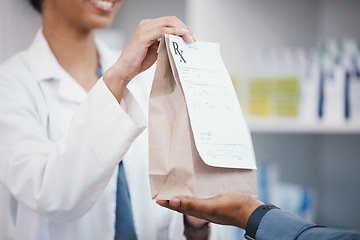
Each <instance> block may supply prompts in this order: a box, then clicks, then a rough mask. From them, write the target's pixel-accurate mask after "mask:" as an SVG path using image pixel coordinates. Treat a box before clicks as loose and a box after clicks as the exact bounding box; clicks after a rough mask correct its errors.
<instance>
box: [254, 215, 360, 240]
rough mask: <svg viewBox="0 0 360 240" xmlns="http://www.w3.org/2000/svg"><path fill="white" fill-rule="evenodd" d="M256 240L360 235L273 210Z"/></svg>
mask: <svg viewBox="0 0 360 240" xmlns="http://www.w3.org/2000/svg"><path fill="white" fill-rule="evenodd" d="M256 239H258V240H267V239H278V240H287V239H298V240H321V239H324V240H325V239H326V240H332V239H333V240H335V239H336V240H339V239H360V234H357V233H353V232H349V231H344V230H340V229H334V228H329V227H325V226H320V225H316V224H313V223H311V222H309V221H307V220H305V219H303V218H300V217H298V216H296V215H294V214H291V213H289V212H286V211H284V210H281V209H273V210H271V211H269V212H267V213H266V214H265V215H264V217H263V218H262V220H261V222H260V224H259V227H258V230H257V232H256Z"/></svg>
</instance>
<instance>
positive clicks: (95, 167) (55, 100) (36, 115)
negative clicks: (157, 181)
mask: <svg viewBox="0 0 360 240" xmlns="http://www.w3.org/2000/svg"><path fill="white" fill-rule="evenodd" d="M30 2H31V3H32V5H33V6H34V7H37V8H38V10H39V11H41V12H42V16H43V27H42V29H40V30H39V32H38V33H37V35H36V37H35V39H34V41H33V43H32V45H31V46H30V48H29V49H28V50H26V51H24V52H21V53H20V54H17V55H15V56H14V57H12V58H11V59H9V60H8V61H7V62H5V63H4V64H2V65H1V66H0V113H1V114H0V146H1V147H0V182H1V183H2V184H3V185H4V186H5V188H6V189H7V191H8V192H9V194H10V195H11V196H12V198H10V201H11V208H10V206H9V208H10V209H11V210H10V211H11V219H9V221H8V222H7V224H8V226H9V228H10V227H11V228H13V231H14V236H10V238H14V239H21V240H24V239H26V240H43V239H44V240H45V239H46V240H48V239H59V240H60V239H61V240H72V239H74V240H75V239H76V240H82V239H87V240H89V239H101V240H106V239H109V240H110V239H114V236H115V231H117V230H115V222H116V215H115V210H116V209H117V206H116V200H117V182H118V166H120V165H119V163H120V162H121V161H122V164H123V169H124V172H125V176H126V182H127V188H128V195H129V197H130V202H131V207H130V212H131V213H132V217H131V216H130V218H132V219H131V220H132V222H133V226H134V228H135V231H136V234H135V237H134V238H131V239H150V240H151V239H182V238H183V230H184V224H183V216H182V215H180V214H174V213H172V212H170V211H168V210H164V209H161V208H160V207H159V206H157V205H156V204H155V202H154V201H153V200H151V197H150V190H149V181H148V172H147V171H148V166H147V164H148V163H147V155H148V154H147V142H146V141H147V136H146V132H144V129H145V127H146V118H145V116H146V115H147V110H146V108H147V105H146V101H144V100H146V99H147V97H148V90H149V86H150V84H151V82H150V81H151V78H148V79H143V78H142V76H143V75H142V74H140V73H141V72H142V71H144V70H146V69H148V68H149V67H150V66H151V65H152V64H153V63H154V62H155V60H156V49H157V44H158V42H157V39H158V38H159V37H160V36H161V35H162V34H163V33H169V34H176V35H180V36H182V37H183V38H184V39H185V41H187V42H190V41H192V39H193V36H192V33H191V32H190V31H188V30H187V27H186V26H185V25H184V24H183V23H182V22H181V21H179V20H178V19H176V18H174V17H164V18H158V19H153V20H146V21H143V22H141V23H140V24H139V26H138V28H137V30H136V32H135V33H134V35H133V37H132V38H131V39H130V41H129V43H128V45H127V46H126V48H125V49H124V50H123V52H122V54H121V56H120V57H119V58H118V55H114V53H113V52H112V51H110V50H109V49H107V48H106V47H105V46H104V45H103V44H102V43H101V42H99V41H96V40H95V37H94V29H95V28H99V27H107V26H109V25H110V24H111V22H112V20H113V18H114V16H115V14H116V12H117V10H118V9H119V8H120V6H121V1H109V0H106V1H100V0H91V1H90V0H89V1H83V0H38V1H36V0H32V1H30ZM117 58H118V59H117ZM114 63H115V64H114ZM107 69H108V70H107ZM102 73H104V75H103V78H101V79H100V80H99V78H100V76H101V75H102ZM139 74H140V75H139ZM144 102H145V103H144ZM119 103H120V104H119ZM144 104H145V105H144ZM1 197H2V198H7V196H1ZM2 207H7V206H2ZM188 224H189V225H191V227H195V229H200V228H203V226H205V225H206V222H203V221H202V220H196V219H189V220H188ZM9 232H12V231H9ZM199 232H203V231H199ZM194 234H197V232H196V230H195V232H194ZM212 235H213V236H214V237H215V235H216V234H212ZM7 237H9V236H7ZM0 238H1V239H4V236H1V233H0ZM116 239H125V238H122V236H116Z"/></svg>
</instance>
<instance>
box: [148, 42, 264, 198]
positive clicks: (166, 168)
mask: <svg viewBox="0 0 360 240" xmlns="http://www.w3.org/2000/svg"><path fill="white" fill-rule="evenodd" d="M168 47H169V44H168V43H166V39H165V37H164V36H163V37H162V38H161V41H160V46H159V50H158V52H159V55H158V60H157V66H156V71H155V76H154V81H153V85H152V89H151V93H150V103H149V104H150V105H149V177H150V185H151V194H152V198H153V199H165V200H168V199H170V198H171V197H173V196H176V195H189V196H195V197H202V198H205V197H212V196H215V195H218V194H222V193H227V192H242V193H247V194H250V195H252V196H254V197H255V196H256V195H257V183H256V170H248V169H234V168H222V167H212V166H208V165H206V164H205V162H204V161H203V160H202V159H201V157H200V156H199V154H198V151H197V149H196V146H195V142H194V137H193V133H192V129H191V126H190V120H189V115H188V111H187V106H186V102H185V97H184V94H183V91H182V88H181V84H180V81H179V77H178V73H177V70H176V67H175V63H174V62H173V59H172V57H171V53H170V51H169V48H168Z"/></svg>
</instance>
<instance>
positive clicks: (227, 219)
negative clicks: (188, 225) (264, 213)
mask: <svg viewBox="0 0 360 240" xmlns="http://www.w3.org/2000/svg"><path fill="white" fill-rule="evenodd" d="M156 202H157V203H158V204H159V205H161V206H163V207H166V208H169V209H172V210H175V211H178V212H181V213H184V214H187V215H191V216H194V217H197V218H202V219H205V220H208V221H210V222H214V223H218V224H223V225H233V226H237V227H240V228H242V229H245V228H246V224H247V221H248V220H249V217H250V215H251V213H252V212H253V211H254V210H255V209H256V208H257V207H258V206H260V205H262V204H263V203H262V202H260V201H258V200H256V199H254V198H252V197H251V196H249V195H247V194H242V193H227V194H222V195H218V196H215V197H212V198H207V199H200V198H195V197H189V196H177V197H173V198H171V199H170V200H169V201H168V200H157V201H156Z"/></svg>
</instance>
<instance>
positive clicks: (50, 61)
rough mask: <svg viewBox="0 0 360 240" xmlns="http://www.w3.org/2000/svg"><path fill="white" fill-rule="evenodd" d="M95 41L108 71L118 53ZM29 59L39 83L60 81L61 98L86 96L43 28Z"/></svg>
mask: <svg viewBox="0 0 360 240" xmlns="http://www.w3.org/2000/svg"><path fill="white" fill-rule="evenodd" d="M95 41H96V47H97V50H98V53H99V56H100V64H101V67H102V70H103V71H106V70H107V69H108V68H109V67H111V66H112V64H113V63H114V62H115V61H116V59H117V57H118V55H117V54H114V52H113V51H112V50H110V49H109V48H108V47H107V46H106V45H105V44H104V43H103V42H101V41H100V40H99V39H95ZM29 60H30V61H29V63H30V71H31V72H32V73H33V75H34V77H35V80H36V81H37V82H38V83H39V84H42V82H46V81H59V83H58V95H59V97H60V98H63V99H65V100H68V101H71V102H76V103H81V102H82V101H83V99H84V98H85V97H86V95H87V92H86V91H85V89H84V88H83V87H82V86H81V85H80V84H79V83H78V82H77V81H76V80H75V79H74V78H73V77H72V76H70V74H68V73H67V72H66V71H65V70H64V68H63V67H62V66H61V65H60V64H59V62H58V61H57V59H56V57H55V55H54V54H53V52H52V51H51V49H50V46H49V44H48V42H47V41H46V39H45V37H44V35H43V33H42V28H41V29H39V30H38V32H37V34H36V36H35V38H34V41H33V43H32V45H31V46H30V48H29Z"/></svg>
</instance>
